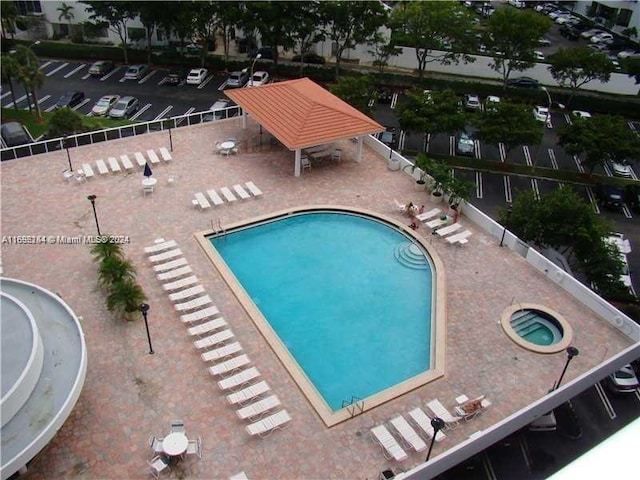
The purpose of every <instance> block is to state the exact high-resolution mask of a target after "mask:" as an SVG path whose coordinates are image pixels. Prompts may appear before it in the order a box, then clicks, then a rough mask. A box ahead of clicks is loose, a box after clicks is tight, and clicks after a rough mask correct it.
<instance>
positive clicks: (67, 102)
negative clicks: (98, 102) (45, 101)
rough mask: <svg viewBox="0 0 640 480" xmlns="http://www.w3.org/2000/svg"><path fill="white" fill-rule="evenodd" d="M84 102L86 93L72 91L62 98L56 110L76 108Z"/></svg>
mask: <svg viewBox="0 0 640 480" xmlns="http://www.w3.org/2000/svg"><path fill="white" fill-rule="evenodd" d="M83 100H84V92H79V91H72V92H66V93H65V94H64V95H62V96H61V97H60V100H58V102H57V103H56V108H62V107H75V106H76V105H78V104H79V103H80V102H82V101H83Z"/></svg>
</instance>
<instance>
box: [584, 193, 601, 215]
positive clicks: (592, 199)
mask: <svg viewBox="0 0 640 480" xmlns="http://www.w3.org/2000/svg"><path fill="white" fill-rule="evenodd" d="M584 188H585V189H586V191H587V197H589V201H590V202H591V205H593V210H594V211H595V212H596V213H597V214H600V207H599V206H598V202H597V201H596V197H595V195H594V194H593V190H592V189H591V187H584Z"/></svg>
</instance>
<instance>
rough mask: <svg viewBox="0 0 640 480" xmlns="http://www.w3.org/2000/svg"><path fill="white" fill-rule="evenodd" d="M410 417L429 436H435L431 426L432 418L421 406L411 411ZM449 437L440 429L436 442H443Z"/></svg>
mask: <svg viewBox="0 0 640 480" xmlns="http://www.w3.org/2000/svg"><path fill="white" fill-rule="evenodd" d="M409 418H411V420H412V421H413V423H414V424H415V425H416V426H417V427H418V428H420V430H422V432H423V433H424V434H425V435H426V436H427V438H433V432H434V430H433V427H432V426H431V419H430V418H429V416H428V415H427V414H426V413H424V410H422V409H421V408H420V407H418V408H414V409H413V410H411V411H410V412H409ZM445 438H447V436H446V435H445V434H444V433H443V432H442V430H440V431H438V434H437V435H436V442H441V441H442V440H444V439H445Z"/></svg>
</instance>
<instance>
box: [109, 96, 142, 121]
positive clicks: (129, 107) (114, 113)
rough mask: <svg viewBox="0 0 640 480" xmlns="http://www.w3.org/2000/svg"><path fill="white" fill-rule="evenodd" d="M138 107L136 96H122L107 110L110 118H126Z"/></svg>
mask: <svg viewBox="0 0 640 480" xmlns="http://www.w3.org/2000/svg"><path fill="white" fill-rule="evenodd" d="M139 108H140V102H139V101H138V99H137V98H136V97H122V98H121V99H120V100H119V101H118V102H117V103H116V104H115V105H114V106H113V108H112V109H111V110H110V111H109V116H110V117H111V118H128V117H129V115H131V114H132V113H134V112H137V111H138V109H139Z"/></svg>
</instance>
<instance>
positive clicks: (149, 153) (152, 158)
mask: <svg viewBox="0 0 640 480" xmlns="http://www.w3.org/2000/svg"><path fill="white" fill-rule="evenodd" d="M147 157H149V160H150V161H151V163H160V159H159V158H158V155H156V152H155V151H154V150H147Z"/></svg>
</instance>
